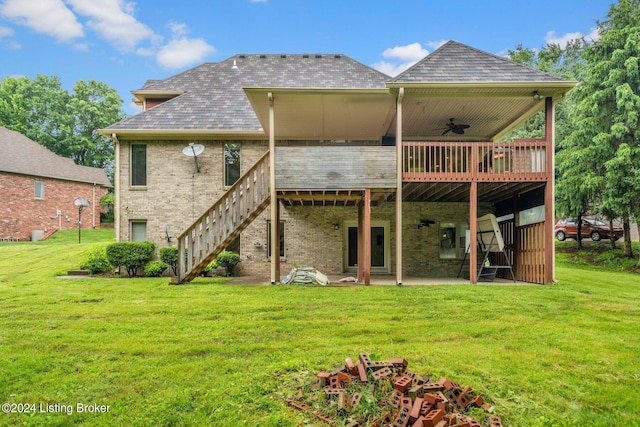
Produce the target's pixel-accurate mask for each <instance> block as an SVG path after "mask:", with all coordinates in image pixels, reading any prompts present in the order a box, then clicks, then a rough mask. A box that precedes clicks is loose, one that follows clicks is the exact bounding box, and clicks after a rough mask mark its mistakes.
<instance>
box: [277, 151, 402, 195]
mask: <svg viewBox="0 0 640 427" xmlns="http://www.w3.org/2000/svg"><path fill="white" fill-rule="evenodd" d="M395 187H396V147H386V146H384V147H383V146H357V147H353V146H351V147H334V146H330V147H327V146H321V147H276V188H278V190H349V189H362V188H395Z"/></svg>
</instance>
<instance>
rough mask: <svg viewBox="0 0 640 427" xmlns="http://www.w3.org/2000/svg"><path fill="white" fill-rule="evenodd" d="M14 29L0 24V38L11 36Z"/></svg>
mask: <svg viewBox="0 0 640 427" xmlns="http://www.w3.org/2000/svg"><path fill="white" fill-rule="evenodd" d="M13 33H14V31H13V30H12V29H11V28H7V27H2V26H0V39H1V38H4V37H11V36H12V35H13Z"/></svg>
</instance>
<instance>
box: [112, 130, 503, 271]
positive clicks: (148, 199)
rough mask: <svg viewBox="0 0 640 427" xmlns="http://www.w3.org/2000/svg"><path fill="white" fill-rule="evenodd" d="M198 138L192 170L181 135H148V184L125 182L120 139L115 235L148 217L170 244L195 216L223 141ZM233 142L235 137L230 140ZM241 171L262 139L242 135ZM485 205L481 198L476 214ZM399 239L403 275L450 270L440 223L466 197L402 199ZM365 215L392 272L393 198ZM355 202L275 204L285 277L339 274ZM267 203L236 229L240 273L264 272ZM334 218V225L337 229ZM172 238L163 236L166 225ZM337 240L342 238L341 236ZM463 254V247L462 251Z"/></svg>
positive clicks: (153, 231) (260, 150) (461, 212)
mask: <svg viewBox="0 0 640 427" xmlns="http://www.w3.org/2000/svg"><path fill="white" fill-rule="evenodd" d="M194 142H196V143H199V144H203V145H204V146H205V151H204V152H203V153H202V154H201V155H200V156H199V158H198V164H199V166H200V172H199V173H195V172H194V171H195V164H194V159H193V158H190V157H186V156H184V155H183V154H182V148H184V147H185V146H186V144H187V142H184V141H153V142H150V143H148V144H147V171H148V173H147V186H146V187H143V188H134V187H130V186H129V172H128V171H129V158H130V144H129V143H128V142H126V141H121V142H120V144H121V145H120V159H119V161H120V170H121V184H122V186H121V189H122V191H121V195H120V204H121V210H120V221H119V223H118V224H116V226H117V227H119V231H120V239H121V240H130V224H131V221H135V220H143V221H146V222H147V238H148V240H149V241H151V242H153V243H155V244H156V245H157V247H158V248H160V247H163V246H171V245H176V244H177V243H176V239H175V237H177V236H178V235H179V234H180V233H181V232H182V231H183V230H184V229H185V228H186V227H188V226H189V225H190V224H191V223H192V222H193V219H195V218H197V217H198V216H200V214H201V213H202V212H204V211H205V210H206V209H207V208H209V207H210V206H211V205H212V204H213V203H214V202H215V201H216V200H217V199H218V198H219V197H220V195H221V194H222V193H223V191H224V186H223V179H224V160H223V155H224V143H225V142H224V141H194ZM233 142H237V141H233ZM241 144H242V148H241V173H244V172H245V171H246V170H248V169H249V168H250V167H251V166H253V164H254V163H255V162H256V161H257V160H258V159H259V158H260V156H262V155H263V154H264V153H265V152H266V151H267V149H268V146H267V143H266V142H263V141H243V142H241ZM490 209H491V206H483V205H480V206H479V207H478V213H479V215H483V214H484V213H487V212H489V211H490ZM403 212H404V218H403V227H404V230H403V237H404V239H403V246H404V258H403V262H404V266H403V271H404V274H405V275H410V276H425V277H426V276H432V277H455V276H456V274H457V273H458V269H459V268H460V264H461V262H462V259H441V258H440V233H441V230H440V225H441V223H443V222H454V223H457V224H462V225H464V224H468V215H469V205H468V204H467V203H405V204H404V205H403ZM371 215H372V221H382V222H386V223H387V224H388V232H389V239H390V240H389V246H388V259H387V264H388V270H387V271H388V272H390V273H392V274H393V273H395V234H396V233H395V204H394V203H384V204H382V205H380V206H374V207H373V208H372V214H371ZM357 218H358V211H357V208H355V207H287V208H283V209H281V220H282V221H284V229H285V253H284V254H283V257H282V260H281V274H282V277H284V276H285V275H286V274H287V273H288V272H289V270H290V269H291V268H292V267H293V266H294V265H298V266H311V267H315V268H317V269H319V270H320V271H322V272H324V273H325V274H331V275H340V274H343V272H344V271H345V261H344V258H345V251H346V242H347V237H346V230H345V228H346V226H345V221H347V222H356V221H357ZM269 219H270V216H269V209H268V208H267V209H266V210H265V212H263V213H262V214H261V215H260V216H259V217H258V218H256V219H255V220H254V221H253V223H252V224H251V225H249V227H248V228H247V229H246V230H245V231H244V232H243V233H242V235H241V239H240V255H241V260H242V261H241V263H240V264H239V265H238V271H239V272H240V274H244V275H258V276H263V277H269V274H270V273H269V272H270V259H269V257H268V256H267V250H268V245H267V228H268V225H267V224H268V221H269ZM422 219H429V220H432V221H434V224H432V225H431V226H430V227H425V228H421V229H418V224H419V223H420V220H422ZM336 225H337V226H338V229H337V230H336ZM167 231H168V233H169V235H170V236H171V237H173V238H172V240H171V242H168V241H167V239H166V233H167ZM343 242H344V243H343ZM461 254H463V252H461Z"/></svg>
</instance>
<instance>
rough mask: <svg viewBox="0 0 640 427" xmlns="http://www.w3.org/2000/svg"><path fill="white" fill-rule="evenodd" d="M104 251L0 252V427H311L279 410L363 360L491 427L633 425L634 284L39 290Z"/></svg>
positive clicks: (639, 379) (78, 282)
mask: <svg viewBox="0 0 640 427" xmlns="http://www.w3.org/2000/svg"><path fill="white" fill-rule="evenodd" d="M112 239H113V234H112V231H111V232H109V231H104V230H98V231H87V232H83V235H82V241H83V243H82V244H78V243H77V234H73V233H68V234H67V233H60V234H58V235H54V237H53V238H52V239H51V240H50V241H48V242H38V243H18V244H16V243H13V244H0V403H4V402H10V403H15V404H35V405H36V406H35V408H33V407H31V408H29V409H35V412H31V413H22V414H0V425H27V426H29V425H33V426H42V425H50V426H69V425H87V426H105V425H106V426H109V425H113V426H181V425H184V426H187V425H202V426H301V425H324V424H318V421H316V420H313V419H307V418H305V416H304V414H302V413H300V412H298V411H296V410H295V409H292V408H289V407H288V406H286V405H285V404H284V403H283V402H282V399H281V396H282V394H283V393H286V392H287V391H288V390H291V383H292V382H293V379H294V377H295V376H296V375H297V374H299V373H309V372H310V373H314V372H316V371H319V370H327V369H329V370H330V369H333V368H336V367H338V366H339V365H341V364H342V363H343V362H344V359H345V358H346V357H352V358H357V356H358V354H359V353H363V352H364V353H369V354H370V355H371V356H372V358H375V359H377V360H386V359H388V358H392V357H404V358H405V359H407V360H408V361H409V368H410V369H411V370H412V371H414V372H416V373H418V374H421V375H430V376H433V377H435V378H436V379H437V378H439V377H441V376H445V377H447V378H449V379H451V380H453V381H456V382H459V383H461V384H462V385H465V386H470V387H472V388H473V389H474V390H475V391H476V392H477V393H478V394H481V395H482V396H483V397H484V398H485V400H487V401H489V402H491V403H492V404H493V405H494V406H495V408H496V412H497V414H498V415H500V416H501V417H502V421H503V424H504V425H505V426H507V425H511V426H603V427H605V426H625V427H626V426H638V425H640V424H639V423H640V421H638V420H639V418H638V417H639V414H640V391H639V390H640V304H639V302H640V277H639V276H638V275H633V274H629V273H612V272H608V271H604V272H603V271H594V270H586V269H585V270H582V269H578V268H575V267H569V266H568V264H567V263H564V262H563V263H562V264H561V266H559V267H558V271H557V276H558V280H559V283H558V284H557V285H554V286H544V287H543V286H472V285H460V286H419V287H362V286H354V287H328V288H320V287H293V286H289V287H284V286H261V287H243V286H230V285H227V284H225V281H224V280H223V279H197V280H195V281H194V282H192V283H190V284H188V285H182V286H168V279H167V278H160V279H143V278H138V279H93V278H91V279H62V278H58V277H56V275H58V274H61V273H63V272H65V271H67V270H69V269H74V268H77V267H78V263H79V260H80V258H81V257H82V255H83V254H84V253H86V252H87V251H88V250H89V249H90V248H91V247H92V246H93V245H95V244H106V243H108V242H109V241H112ZM100 242H102V243H100ZM77 404H85V405H108V412H106V413H95V412H82V413H78V412H77V407H76V405H77ZM40 405H42V407H41V406H40ZM47 405H49V406H47ZM55 405H58V406H57V407H56V406H55ZM62 405H64V406H62ZM66 405H71V406H72V411H71V412H73V413H72V414H71V415H67V414H66V413H65V412H64V410H65V409H66ZM14 407H17V405H14ZM103 409H105V408H103ZM41 410H49V412H40V411H41ZM61 411H62V412H61Z"/></svg>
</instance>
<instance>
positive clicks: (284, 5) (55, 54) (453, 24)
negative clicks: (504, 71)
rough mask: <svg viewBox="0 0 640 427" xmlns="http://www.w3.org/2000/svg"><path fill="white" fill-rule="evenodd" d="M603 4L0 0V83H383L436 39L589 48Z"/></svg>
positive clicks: (566, 0) (495, 46)
mask: <svg viewBox="0 0 640 427" xmlns="http://www.w3.org/2000/svg"><path fill="white" fill-rule="evenodd" d="M610 4H611V2H610V1H607V0H599V1H596V0H555V1H550V0H536V1H514V0H511V1H506V0H503V1H498V0H474V1H470V0H469V1H462V0H447V1H445V0H440V1H431V0H422V1H418V0H395V1H378V0H369V1H355V0H337V1H336V0H325V1H316V0H198V1H196V0H138V1H124V0H0V58H2V59H1V60H0V64H1V65H0V79H4V78H5V77H8V76H12V77H16V76H26V77H29V78H34V77H35V76H36V74H43V75H49V76H58V77H60V79H61V80H62V83H63V85H64V86H65V88H67V89H69V90H71V88H72V87H73V85H74V83H75V82H76V81H78V80H90V79H94V80H98V81H102V82H105V83H106V84H108V85H109V86H111V87H113V88H114V89H116V90H117V91H118V93H119V94H120V96H121V97H122V98H123V101H124V105H123V107H124V109H125V111H127V112H128V113H134V112H135V111H136V110H135V108H134V107H133V105H132V104H131V102H130V101H131V94H130V91H131V90H135V89H139V88H140V87H142V85H143V84H144V82H145V81H146V80H148V79H163V78H166V77H169V76H172V75H174V74H177V73H179V72H181V71H184V70H186V69H189V68H191V67H194V66H196V65H199V64H201V63H203V62H216V61H220V60H223V59H225V58H228V57H230V56H232V55H235V54H238V53H310V54H314V53H342V54H345V55H348V56H350V57H352V58H354V59H355V60H357V61H360V62H362V63H363V64H366V65H369V66H372V67H374V68H376V69H379V70H381V71H383V72H385V73H387V74H390V75H395V74H397V73H398V72H400V71H402V70H403V69H405V68H406V67H408V66H410V65H411V64H413V63H415V62H416V61H417V60H419V59H420V58H422V57H424V56H425V55H426V54H428V53H429V52H433V50H435V49H436V48H437V47H438V46H439V45H441V44H442V43H443V42H445V41H447V40H457V41H459V42H461V43H465V44H468V45H471V46H473V47H476V48H478V49H481V50H484V51H487V52H490V53H494V54H498V55H504V54H506V51H507V49H514V48H515V47H516V46H517V45H518V44H522V45H523V46H524V47H527V48H540V47H542V46H544V45H545V44H546V43H547V42H554V43H560V44H562V43H566V41H567V40H568V39H571V38H576V37H579V36H585V37H593V36H594V34H595V33H594V29H595V27H596V21H597V20H602V19H604V18H605V17H606V14H607V11H608V10H609V6H610Z"/></svg>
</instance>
